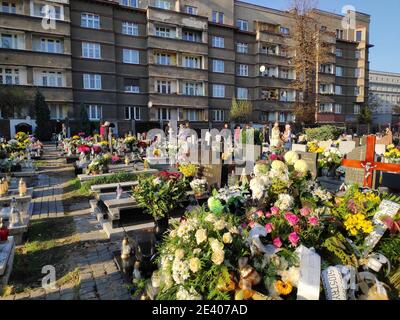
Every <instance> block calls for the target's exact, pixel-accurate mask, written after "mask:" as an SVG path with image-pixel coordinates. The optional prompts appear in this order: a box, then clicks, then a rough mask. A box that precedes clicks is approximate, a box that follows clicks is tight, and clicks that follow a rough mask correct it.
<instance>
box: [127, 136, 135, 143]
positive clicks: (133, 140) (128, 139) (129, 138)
mask: <svg viewBox="0 0 400 320" xmlns="http://www.w3.org/2000/svg"><path fill="white" fill-rule="evenodd" d="M135 141H136V137H134V136H127V137H126V138H125V139H124V143H125V144H126V145H131V144H133V143H134V142H135Z"/></svg>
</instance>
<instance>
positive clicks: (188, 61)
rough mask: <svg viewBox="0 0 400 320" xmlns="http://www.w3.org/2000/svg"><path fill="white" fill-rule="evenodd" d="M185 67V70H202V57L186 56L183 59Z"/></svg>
mask: <svg viewBox="0 0 400 320" xmlns="http://www.w3.org/2000/svg"><path fill="white" fill-rule="evenodd" d="M183 66H184V67H185V68H192V69H201V57H190V56H186V57H184V58H183Z"/></svg>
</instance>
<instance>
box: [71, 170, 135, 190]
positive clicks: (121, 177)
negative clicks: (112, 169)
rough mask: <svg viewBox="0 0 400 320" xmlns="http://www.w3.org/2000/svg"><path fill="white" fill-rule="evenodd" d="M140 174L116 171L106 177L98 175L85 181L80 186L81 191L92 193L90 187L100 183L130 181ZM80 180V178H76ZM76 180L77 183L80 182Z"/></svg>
mask: <svg viewBox="0 0 400 320" xmlns="http://www.w3.org/2000/svg"><path fill="white" fill-rule="evenodd" d="M137 179H138V176H137V175H136V174H133V173H129V172H120V173H115V174H112V175H110V176H105V177H96V178H93V179H90V180H89V181H85V182H84V183H82V185H81V186H80V188H79V192H80V193H81V194H90V187H91V186H94V185H98V184H109V183H120V182H128V181H136V180H137ZM76 180H78V182H79V179H76ZM78 182H76V183H78Z"/></svg>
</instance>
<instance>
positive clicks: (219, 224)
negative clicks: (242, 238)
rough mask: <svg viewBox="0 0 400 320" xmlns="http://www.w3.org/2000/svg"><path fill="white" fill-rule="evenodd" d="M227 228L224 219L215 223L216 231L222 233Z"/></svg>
mask: <svg viewBox="0 0 400 320" xmlns="http://www.w3.org/2000/svg"><path fill="white" fill-rule="evenodd" d="M225 226H226V222H225V221H224V220H223V219H220V220H218V221H217V222H215V224H214V227H215V229H216V230H218V231H220V230H223V229H224V228H225Z"/></svg>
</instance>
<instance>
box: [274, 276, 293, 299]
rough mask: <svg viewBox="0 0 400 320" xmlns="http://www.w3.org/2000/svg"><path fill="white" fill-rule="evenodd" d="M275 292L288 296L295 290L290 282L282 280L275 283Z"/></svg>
mask: <svg viewBox="0 0 400 320" xmlns="http://www.w3.org/2000/svg"><path fill="white" fill-rule="evenodd" d="M274 285H275V290H276V291H277V292H278V293H279V294H280V295H282V296H287V295H288V294H290V293H291V292H292V290H293V287H292V285H291V284H290V283H289V282H284V281H281V280H278V281H275V284H274Z"/></svg>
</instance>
